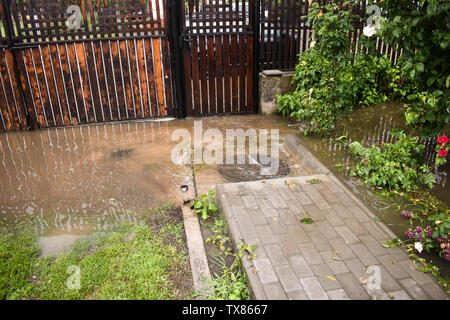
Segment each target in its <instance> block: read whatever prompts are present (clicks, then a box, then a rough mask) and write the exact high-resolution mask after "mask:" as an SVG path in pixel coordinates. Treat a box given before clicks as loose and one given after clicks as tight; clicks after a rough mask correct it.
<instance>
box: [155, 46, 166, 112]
mask: <svg viewBox="0 0 450 320" xmlns="http://www.w3.org/2000/svg"><path fill="white" fill-rule="evenodd" d="M153 54H154V56H153V59H154V65H155V80H156V89H157V96H158V105H159V116H160V117H165V116H166V115H167V111H166V105H165V101H164V80H163V74H162V64H161V39H153Z"/></svg>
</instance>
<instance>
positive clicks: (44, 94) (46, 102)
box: [31, 47, 55, 127]
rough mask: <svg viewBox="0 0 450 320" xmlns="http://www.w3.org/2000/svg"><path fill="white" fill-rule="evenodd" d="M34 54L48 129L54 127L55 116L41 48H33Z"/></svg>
mask: <svg viewBox="0 0 450 320" xmlns="http://www.w3.org/2000/svg"><path fill="white" fill-rule="evenodd" d="M31 52H32V59H33V62H34V69H35V73H36V79H37V83H38V86H39V93H40V95H41V101H42V106H43V108H44V112H45V116H46V120H47V127H53V126H54V125H55V124H54V121H53V114H52V108H51V106H50V100H49V96H48V92H47V83H46V81H45V76H44V68H43V66H42V62H41V53H40V48H39V47H38V48H33V49H31Z"/></svg>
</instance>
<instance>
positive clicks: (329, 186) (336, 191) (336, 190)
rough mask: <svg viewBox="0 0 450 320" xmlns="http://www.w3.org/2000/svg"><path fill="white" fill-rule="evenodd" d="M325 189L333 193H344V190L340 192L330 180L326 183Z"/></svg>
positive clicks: (339, 188)
mask: <svg viewBox="0 0 450 320" xmlns="http://www.w3.org/2000/svg"><path fill="white" fill-rule="evenodd" d="M327 188H328V190H330V191H331V192H333V193H338V192H344V190H342V189H341V187H339V186H338V185H337V184H336V183H335V182H333V181H332V180H331V179H330V180H329V181H327Z"/></svg>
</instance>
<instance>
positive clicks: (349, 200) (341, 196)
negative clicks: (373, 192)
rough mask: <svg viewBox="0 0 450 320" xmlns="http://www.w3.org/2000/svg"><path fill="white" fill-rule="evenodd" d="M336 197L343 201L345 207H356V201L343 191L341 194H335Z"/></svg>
mask: <svg viewBox="0 0 450 320" xmlns="http://www.w3.org/2000/svg"><path fill="white" fill-rule="evenodd" d="M334 195H335V196H336V197H337V198H338V199H339V200H341V203H343V204H345V205H354V204H355V201H354V200H353V199H352V198H351V197H350V196H349V195H348V194H347V193H346V192H344V191H343V190H341V191H340V192H334Z"/></svg>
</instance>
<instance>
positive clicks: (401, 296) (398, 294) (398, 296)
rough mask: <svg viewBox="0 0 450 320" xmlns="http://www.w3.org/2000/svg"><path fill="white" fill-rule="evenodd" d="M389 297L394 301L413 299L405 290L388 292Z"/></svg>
mask: <svg viewBox="0 0 450 320" xmlns="http://www.w3.org/2000/svg"><path fill="white" fill-rule="evenodd" d="M388 295H389V296H390V297H391V299H392V300H411V297H410V296H409V295H408V294H407V293H406V291H405V290H398V291H394V292H388Z"/></svg>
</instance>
